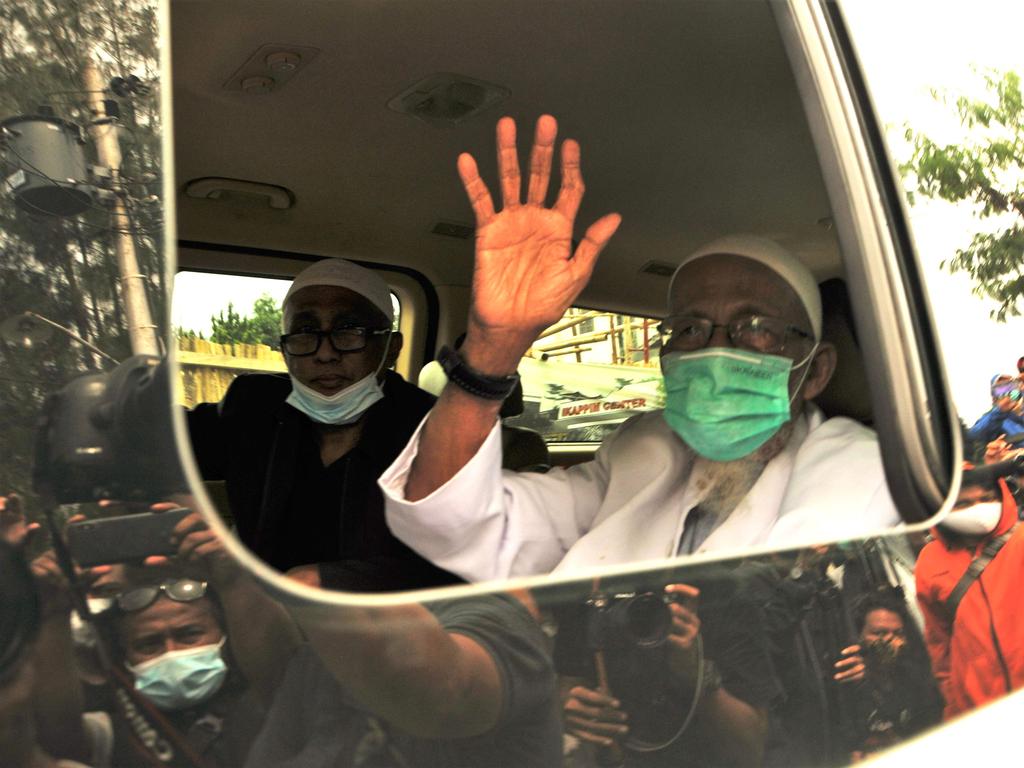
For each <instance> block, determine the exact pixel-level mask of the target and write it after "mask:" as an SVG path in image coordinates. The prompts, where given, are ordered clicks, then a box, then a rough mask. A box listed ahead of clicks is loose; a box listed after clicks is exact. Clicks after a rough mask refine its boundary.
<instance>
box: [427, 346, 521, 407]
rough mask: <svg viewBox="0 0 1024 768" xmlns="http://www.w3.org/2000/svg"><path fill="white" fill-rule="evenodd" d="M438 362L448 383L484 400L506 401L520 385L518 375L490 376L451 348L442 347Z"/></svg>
mask: <svg viewBox="0 0 1024 768" xmlns="http://www.w3.org/2000/svg"><path fill="white" fill-rule="evenodd" d="M437 361H438V362H439V363H440V364H441V368H443V369H444V372H445V374H446V375H447V376H448V381H450V382H452V383H453V384H455V385H456V386H458V387H459V388H460V389H463V390H465V391H466V392H469V394H471V395H474V396H476V397H479V398H483V399H484V400H504V399H505V398H506V397H508V396H509V395H510V394H511V393H512V390H513V389H515V386H516V384H518V383H519V374H518V373H513V374H511V375H509V376H490V375H488V374H486V373H481V372H480V371H478V370H476V369H474V368H471V367H470V366H469V365H468V364H467V363H466V361H465V360H464V359H463V357H462V355H461V354H459V352H458V350H455V349H452V348H451V347H447V346H445V347H441V351H440V352H439V353H438V355H437Z"/></svg>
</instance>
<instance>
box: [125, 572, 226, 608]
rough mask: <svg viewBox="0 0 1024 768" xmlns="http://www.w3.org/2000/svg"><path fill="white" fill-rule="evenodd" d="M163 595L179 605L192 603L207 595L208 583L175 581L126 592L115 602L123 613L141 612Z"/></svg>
mask: <svg viewBox="0 0 1024 768" xmlns="http://www.w3.org/2000/svg"><path fill="white" fill-rule="evenodd" d="M161 593H162V594H163V595H164V596H165V597H167V598H168V599H170V600H174V601H175V602H177V603H191V602H192V601H193V600H198V599H199V598H201V597H203V596H204V595H205V594H206V582H205V581H196V580H195V579H173V580H168V581H165V582H163V583H161V584H153V585H150V586H146V587H135V588H133V589H128V590H125V591H124V592H122V593H121V594H119V595H118V596H117V597H115V598H114V600H115V602H116V603H117V607H118V608H120V609H121V610H122V611H128V612H132V611H141V610H142V609H143V608H148V607H149V606H151V605H152V604H153V603H154V602H156V599H157V598H158V597H159V596H160V595H161Z"/></svg>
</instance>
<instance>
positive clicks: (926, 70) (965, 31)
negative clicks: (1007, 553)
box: [843, 0, 1024, 424]
mask: <svg viewBox="0 0 1024 768" xmlns="http://www.w3.org/2000/svg"><path fill="white" fill-rule="evenodd" d="M843 9H844V12H845V15H846V18H847V21H848V23H849V25H850V28H851V35H852V37H853V39H854V42H855V44H856V46H857V48H858V53H859V55H860V58H861V65H862V66H863V68H864V70H865V75H866V79H867V82H868V84H869V88H870V89H871V92H872V96H873V98H874V101H875V108H876V109H877V111H878V113H879V116H880V117H881V119H882V121H883V122H884V123H886V124H888V125H889V126H891V128H892V130H891V131H890V141H891V145H890V149H891V151H893V152H896V153H897V154H898V153H899V152H900V151H901V147H900V146H899V144H901V143H902V142H901V141H900V140H901V139H902V126H903V124H904V123H909V124H910V125H911V126H912V127H914V128H915V129H916V130H918V131H923V132H925V133H928V134H929V135H930V136H932V138H933V139H935V140H936V141H942V142H945V141H948V142H956V141H958V139H959V138H960V137H961V136H962V135H963V131H962V129H961V128H960V124H959V121H958V120H957V119H956V117H955V116H954V115H953V113H952V111H951V109H950V108H948V107H944V106H942V105H941V104H939V103H937V102H936V101H935V100H934V99H932V97H931V94H930V92H929V91H930V89H931V88H945V89H947V90H950V91H953V92H955V93H954V97H955V95H956V93H965V94H966V95H968V96H970V95H975V96H980V95H982V94H983V93H984V88H983V85H982V81H981V78H980V77H978V76H977V75H975V74H974V73H973V72H972V71H971V65H975V66H977V67H979V68H988V67H992V68H996V69H1000V70H1006V69H1012V70H1014V71H1016V72H1017V73H1018V74H1021V75H1024V45H1022V42H1021V41H1022V37H1021V32H1022V30H1024V2H1020V0H1013V1H1010V0H1003V1H997V0H958V1H957V2H951V1H950V0H852V1H850V0H847V1H846V2H844V3H843ZM900 159H902V158H900ZM910 216H911V226H912V228H913V232H914V238H915V241H916V244H917V248H918V255H919V257H920V259H921V262H922V264H923V267H924V271H925V274H926V279H927V289H928V291H929V294H930V296H931V301H932V308H933V311H934V313H935V324H936V326H937V328H938V331H939V336H940V340H941V344H942V347H943V354H944V355H945V358H946V369H947V374H948V376H949V384H950V388H951V390H952V393H953V400H954V402H955V403H956V405H957V408H958V409H959V410H960V413H961V415H962V416H963V418H964V419H965V420H966V421H967V423H968V424H970V423H972V422H973V421H974V419H976V418H977V417H978V416H980V415H981V414H982V413H983V412H984V411H986V410H988V408H989V407H990V406H991V398H990V397H989V394H988V382H989V380H990V379H991V377H992V376H993V375H994V374H996V373H1000V372H1004V371H1005V372H1008V373H1013V372H1015V369H1016V363H1017V358H1018V357H1020V356H1022V355H1024V319H1021V318H1015V319H1011V320H1009V321H1008V322H1006V323H996V322H995V321H994V320H991V319H990V317H989V311H990V310H991V309H992V308H993V307H994V306H995V302H990V301H986V300H982V299H979V298H977V297H975V296H973V295H972V294H971V287H972V282H971V280H970V278H969V277H968V276H967V275H965V274H956V275H950V274H949V273H948V272H944V271H942V270H940V269H939V263H940V262H941V261H942V260H943V259H946V260H949V259H950V258H952V257H953V256H954V254H955V252H956V249H957V248H962V247H964V246H966V245H968V244H969V243H970V241H971V236H972V234H973V233H974V232H975V231H977V230H978V228H979V221H978V219H976V218H974V216H973V214H972V209H971V207H970V206H963V205H961V206H955V205H952V204H949V203H944V202H941V201H929V200H925V199H922V198H921V197H920V196H918V198H917V204H916V205H915V206H913V207H912V208H911V209H910Z"/></svg>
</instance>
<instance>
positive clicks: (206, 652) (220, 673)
mask: <svg viewBox="0 0 1024 768" xmlns="http://www.w3.org/2000/svg"><path fill="white" fill-rule="evenodd" d="M224 641H225V638H221V640H220V642H219V643H215V644H213V645H202V646H199V647H197V648H186V649H184V650H180V651H168V652H167V653H165V654H163V655H162V656H157V657H156V658H155V659H150V660H149V661H144V662H142V663H141V664H136V665H134V666H132V665H131V664H126V665H125V666H127V667H128V669H129V670H130V671H131V673H132V674H133V675H135V689H136V690H137V691H138V692H139V693H141V694H142V695H143V696H145V697H146V698H147V699H149V700H150V701H152V702H153V704H155V705H156V706H157V708H158V709H164V710H176V709H185V708H187V707H192V706H195V705H196V704H201V703H203V702H204V701H206V700H207V699H209V698H211V697H212V696H213V695H214V694H216V693H217V691H219V690H220V688H221V686H222V685H224V680H225V679H226V678H227V674H228V668H227V664H225V663H224V658H223V656H222V655H221V649H222V648H223V647H224Z"/></svg>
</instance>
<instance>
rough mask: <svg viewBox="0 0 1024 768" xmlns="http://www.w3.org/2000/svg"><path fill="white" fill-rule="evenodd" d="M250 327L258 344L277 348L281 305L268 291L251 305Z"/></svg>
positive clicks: (279, 333)
mask: <svg viewBox="0 0 1024 768" xmlns="http://www.w3.org/2000/svg"><path fill="white" fill-rule="evenodd" d="M252 327H253V330H254V331H255V332H256V336H257V338H258V342H257V343H259V344H266V345H267V346H268V347H273V348H274V349H277V348H278V347H279V346H280V342H281V307H280V306H278V303H277V302H276V301H275V300H274V298H273V297H272V296H271V295H270V294H269V293H264V294H263V295H262V296H260V297H259V298H258V299H256V303H255V304H253V305H252Z"/></svg>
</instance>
